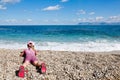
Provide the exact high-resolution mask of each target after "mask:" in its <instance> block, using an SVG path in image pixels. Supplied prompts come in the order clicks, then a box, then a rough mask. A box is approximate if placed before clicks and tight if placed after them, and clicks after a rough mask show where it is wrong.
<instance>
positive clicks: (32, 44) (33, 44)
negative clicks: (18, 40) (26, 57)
mask: <svg viewBox="0 0 120 80" xmlns="http://www.w3.org/2000/svg"><path fill="white" fill-rule="evenodd" d="M30 43H31V44H32V45H35V43H34V42H33V41H29V42H28V43H27V45H28V44H30Z"/></svg>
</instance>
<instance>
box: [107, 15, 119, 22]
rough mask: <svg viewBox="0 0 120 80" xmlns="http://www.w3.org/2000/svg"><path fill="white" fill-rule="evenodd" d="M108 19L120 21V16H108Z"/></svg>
mask: <svg viewBox="0 0 120 80" xmlns="http://www.w3.org/2000/svg"><path fill="white" fill-rule="evenodd" d="M108 21H110V22H120V16H110V17H109V18H108Z"/></svg>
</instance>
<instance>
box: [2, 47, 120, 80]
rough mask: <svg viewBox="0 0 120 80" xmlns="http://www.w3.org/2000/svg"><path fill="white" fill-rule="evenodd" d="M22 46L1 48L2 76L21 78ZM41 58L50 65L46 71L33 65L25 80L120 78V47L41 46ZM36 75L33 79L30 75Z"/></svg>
mask: <svg viewBox="0 0 120 80" xmlns="http://www.w3.org/2000/svg"><path fill="white" fill-rule="evenodd" d="M21 51H22V49H19V50H18V49H17V50H16V49H15V50H12V49H0V57H1V58H0V74H1V75H0V79H1V80H3V79H9V80H21V78H19V77H17V76H16V71H17V70H18V69H19V66H20V65H21V64H22V61H23V58H22V57H19V54H20V52H21ZM37 58H38V60H39V61H44V62H45V63H46V66H47V72H46V74H45V75H43V74H39V73H38V72H37V71H36V68H35V67H34V66H33V65H29V66H28V67H27V68H28V71H29V72H28V76H26V77H25V78H24V79H23V80H26V79H28V78H29V80H44V79H46V80H78V79H82V80H86V79H89V80H120V66H119V65H120V51H112V52H71V51H50V50H47V51H46V50H45V51H44V50H38V55H37ZM30 76H32V79H30Z"/></svg>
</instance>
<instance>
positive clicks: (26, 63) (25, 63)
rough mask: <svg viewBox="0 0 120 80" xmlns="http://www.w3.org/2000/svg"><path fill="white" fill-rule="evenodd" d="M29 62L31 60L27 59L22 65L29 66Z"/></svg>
mask: <svg viewBox="0 0 120 80" xmlns="http://www.w3.org/2000/svg"><path fill="white" fill-rule="evenodd" d="M29 64H30V62H29V61H25V62H24V63H23V64H22V66H24V67H27V65H29Z"/></svg>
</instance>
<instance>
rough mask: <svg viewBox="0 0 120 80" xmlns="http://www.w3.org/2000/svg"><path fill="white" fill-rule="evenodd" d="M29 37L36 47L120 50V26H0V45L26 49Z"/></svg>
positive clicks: (44, 48)
mask: <svg viewBox="0 0 120 80" xmlns="http://www.w3.org/2000/svg"><path fill="white" fill-rule="evenodd" d="M29 40H32V41H34V42H35V43H36V48H37V49H42V50H67V51H70V50H71V51H111V50H120V26H119V25H84V26H82V25H72V26H70V25H60V26H59V25H57V26H52V25H46V26H29V25H28V26H0V44H1V45H2V46H0V48H13V49H20V48H26V43H27V41H29ZM71 47H72V48H71Z"/></svg>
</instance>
